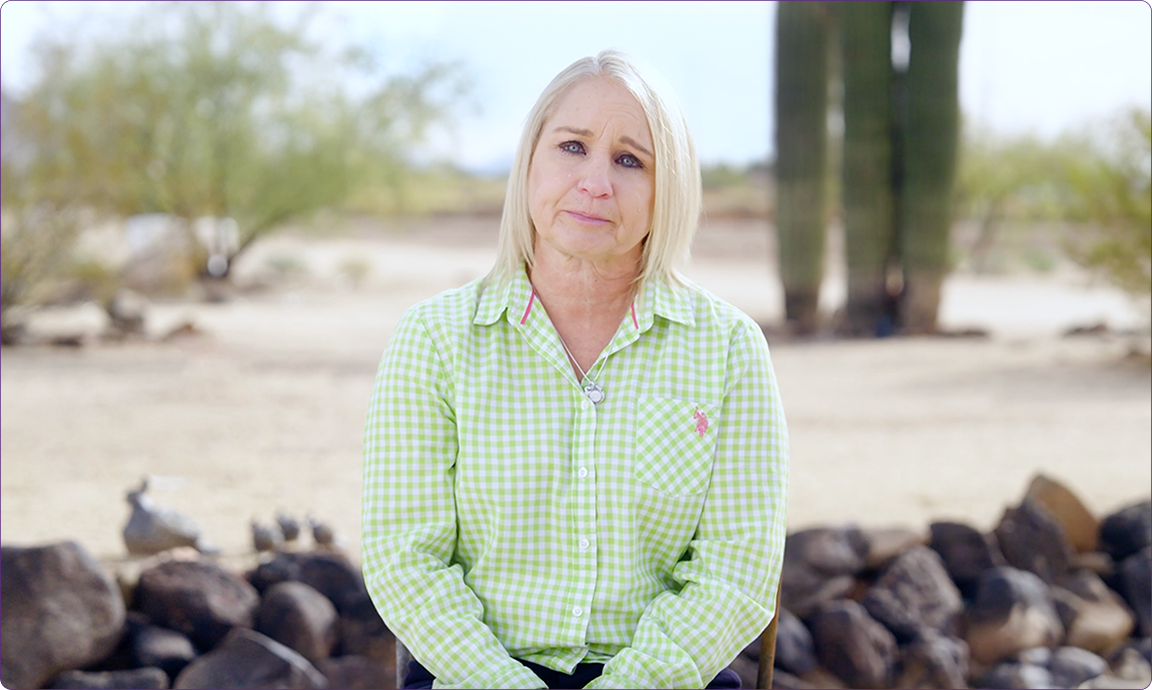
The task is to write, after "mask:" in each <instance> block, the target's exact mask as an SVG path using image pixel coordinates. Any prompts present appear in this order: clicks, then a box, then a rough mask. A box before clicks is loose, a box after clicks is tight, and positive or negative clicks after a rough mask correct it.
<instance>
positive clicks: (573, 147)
mask: <svg viewBox="0 0 1152 690" xmlns="http://www.w3.org/2000/svg"><path fill="white" fill-rule="evenodd" d="M560 150H561V151H563V152H564V153H584V145H583V144H581V143H580V142H578V141H566V142H564V143H563V144H560Z"/></svg>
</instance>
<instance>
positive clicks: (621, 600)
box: [362, 273, 787, 688]
mask: <svg viewBox="0 0 1152 690" xmlns="http://www.w3.org/2000/svg"><path fill="white" fill-rule="evenodd" d="M634 312H635V316H633V315H632V314H631V313H630V314H629V315H627V316H626V317H625V318H624V320H623V322H622V323H621V325H620V328H619V329H618V330H617V332H616V334H615V336H614V337H613V339H612V341H611V343H609V345H608V347H607V348H605V350H604V352H603V353H602V354H601V355H600V358H601V359H600V360H598V361H597V363H596V364H594V365H593V369H592V370H593V371H595V372H597V373H596V380H597V381H598V382H599V383H600V384H601V385H602V386H603V387H604V390H605V392H606V394H607V398H606V400H605V401H604V402H603V403H601V404H600V405H598V406H594V405H592V403H591V402H589V401H588V400H587V398H586V397H585V396H584V394H583V392H582V390H581V387H580V383H579V382H578V381H577V377H576V375H575V373H574V372H573V370H572V367H571V366H570V365H569V364H568V360H567V356H566V355H565V353H564V349H563V347H562V346H561V344H560V340H559V338H558V336H557V335H556V331H555V329H554V328H553V327H552V325H551V322H550V321H549V320H548V316H547V314H546V313H545V312H544V308H543V306H542V305H541V304H540V302H539V301H538V300H534V299H533V294H532V287H531V285H530V284H529V283H528V279H527V276H526V275H524V274H523V273H521V274H519V275H517V276H515V277H514V278H513V279H511V280H509V281H507V282H506V283H504V284H503V285H493V286H490V287H487V288H485V287H484V285H483V283H482V282H481V281H476V282H473V283H470V284H468V285H466V286H464V287H462V288H460V289H458V290H453V291H449V292H446V293H443V294H441V295H439V296H437V297H434V298H432V299H430V300H428V301H425V302H422V303H420V304H418V305H416V306H415V307H413V308H411V309H410V310H409V311H408V312H407V313H406V314H405V315H404V317H403V319H402V320H401V322H400V323H399V325H398V326H397V328H396V331H395V333H394V334H393V336H392V340H391V342H390V343H389V345H388V347H387V349H386V350H385V352H384V357H383V359H382V361H381V364H380V368H379V371H378V373H377V378H376V386H375V391H374V393H373V396H372V401H371V404H370V407H369V410H368V420H367V425H366V428H365V442H364V496H363V530H362V533H363V562H364V574H365V578H366V581H367V584H368V589H369V592H370V593H371V594H372V598H373V601H374V602H375V603H376V606H377V608H378V609H379V611H380V614H381V616H382V617H383V618H384V621H385V622H386V623H387V624H388V626H389V628H391V629H392V630H393V632H395V633H396V635H397V636H398V637H399V638H400V639H401V640H403V641H404V643H405V644H406V645H407V646H408V647H409V649H410V650H411V651H412V654H413V655H414V656H415V657H416V658H417V659H419V660H420V661H421V662H422V663H423V664H424V665H425V666H426V667H427V668H428V669H429V670H430V671H431V672H432V674H433V675H434V676H436V678H437V687H489V688H497V687H537V688H539V687H544V684H543V683H542V682H541V681H540V679H539V678H537V677H536V676H535V674H533V673H531V672H530V671H528V669H527V668H526V667H524V666H523V665H522V664H520V663H518V662H516V661H515V660H514V659H513V658H512V657H519V658H522V659H527V660H530V661H534V662H536V663H539V664H542V665H544V666H547V667H549V668H552V669H555V670H558V671H563V672H570V671H571V669H572V668H573V667H574V666H575V665H576V664H577V663H579V662H581V661H588V662H593V661H600V662H606V666H605V669H604V675H602V676H601V677H600V678H598V679H597V680H596V681H594V682H593V683H592V685H591V686H590V687H617V688H623V687H658V688H679V687H684V688H689V687H697V688H699V687H704V685H705V684H706V683H707V682H708V681H709V680H711V679H712V677H713V676H715V674H716V673H718V672H719V671H720V670H721V669H722V668H724V667H725V666H726V665H727V664H728V663H729V662H731V661H732V659H733V658H735V656H736V655H737V654H738V653H739V651H740V650H741V649H742V648H743V647H744V646H746V645H747V644H748V643H749V642H751V640H753V639H754V638H755V637H756V635H758V634H759V633H760V631H761V630H762V629H763V628H764V626H765V625H766V624H767V623H768V621H769V620H770V619H771V617H772V615H773V608H774V595H775V589H776V584H777V583H778V582H779V577H780V562H781V558H782V555H783V548H784V510H785V489H786V483H787V433H786V430H785V425H784V416H783V412H782V410H781V407H780V401H779V396H778V392H777V388H776V381H775V377H774V375H773V372H772V366H771V362H770V360H769V355H768V347H767V344H766V343H765V341H764V337H763V335H762V334H761V332H760V329H759V328H758V327H757V326H756V324H755V323H753V322H752V321H751V319H749V318H748V317H747V316H745V315H744V314H743V313H741V312H739V311H738V310H736V309H735V308H733V307H731V306H730V305H728V304H726V303H724V302H722V301H721V300H719V299H717V298H716V297H714V296H712V295H710V294H709V293H707V292H706V291H704V290H703V289H701V288H698V287H696V286H692V287H690V288H676V289H674V288H672V287H669V286H668V285H665V284H663V283H650V284H648V285H646V286H645V288H644V289H643V290H642V291H641V294H640V295H639V296H638V298H637V300H636V303H635V304H634ZM604 358H607V360H606V361H601V360H604ZM601 366H603V368H602V369H601ZM700 414H703V415H704V417H705V418H706V422H705V421H703V420H701V419H700V417H699V415H700Z"/></svg>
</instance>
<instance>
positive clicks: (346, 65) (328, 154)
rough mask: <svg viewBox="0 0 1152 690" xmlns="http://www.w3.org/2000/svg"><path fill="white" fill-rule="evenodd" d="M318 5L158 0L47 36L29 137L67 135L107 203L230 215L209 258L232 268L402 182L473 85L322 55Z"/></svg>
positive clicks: (435, 71) (79, 179) (96, 197)
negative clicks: (431, 132)
mask: <svg viewBox="0 0 1152 690" xmlns="http://www.w3.org/2000/svg"><path fill="white" fill-rule="evenodd" d="M315 11H316V9H315V8H313V9H312V10H311V11H308V12H304V13H302V14H301V16H300V17H299V18H298V19H297V20H296V23H295V24H293V25H289V26H286V25H283V24H282V23H281V22H278V21H277V20H276V19H275V18H274V17H273V16H272V15H271V10H270V8H269V7H268V6H267V5H264V4H258V5H254V6H253V5H248V4H243V3H230V2H213V3H169V4H163V5H157V4H153V5H147V6H145V9H144V10H143V12H142V13H141V14H140V16H139V17H138V18H137V19H136V20H134V21H132V22H130V23H129V25H128V29H127V30H126V31H124V32H123V33H121V34H117V35H115V36H111V37H108V38H105V39H102V40H98V41H94V42H91V43H75V42H70V41H65V42H60V43H54V44H45V45H44V46H42V48H41V55H42V56H45V61H44V64H45V67H46V68H45V69H43V70H42V74H43V76H42V78H41V79H39V80H38V81H37V83H36V84H35V85H34V86H33V88H32V89H31V90H30V91H29V93H28V95H27V97H26V98H24V99H22V102H21V108H23V109H25V110H26V111H27V116H26V119H27V120H30V121H37V122H41V123H42V130H43V131H42V132H38V135H37V136H34V137H32V142H33V146H34V148H36V150H37V151H39V149H40V147H41V146H42V145H43V143H44V142H47V141H50V140H54V139H55V138H60V137H63V139H64V141H65V143H64V146H65V148H66V151H67V155H68V157H69V158H70V160H71V161H72V162H73V163H74V169H73V170H72V171H71V172H72V174H73V175H74V176H75V178H74V181H73V182H71V184H72V185H73V186H74V187H75V188H76V189H78V190H79V195H78V198H82V199H84V200H85V201H86V202H88V203H90V204H92V205H94V206H96V207H100V208H107V209H109V210H112V211H115V212H116V213H119V214H123V215H128V214H134V213H144V212H163V213H168V214H172V215H174V216H176V217H178V218H181V219H184V220H185V221H186V225H190V222H191V221H192V220H193V219H196V218H201V217H209V218H215V219H230V220H231V221H234V223H235V225H232V224H231V223H228V225H227V226H221V227H232V228H233V229H234V230H235V237H232V238H224V239H230V240H231V241H222V242H220V243H219V244H218V246H216V247H215V248H214V250H213V251H214V252H215V254H216V255H215V256H212V257H209V256H206V255H205V256H202V257H200V260H199V261H198V263H199V265H200V266H201V267H202V271H203V272H204V273H205V274H209V273H210V274H211V275H212V276H214V277H224V276H227V274H228V271H229V269H230V267H231V265H232V262H233V260H234V259H235V258H236V257H237V256H238V255H239V254H240V253H242V252H243V251H245V250H246V249H247V248H248V247H249V246H250V245H251V244H252V242H254V241H256V240H257V239H258V238H259V237H261V236H263V235H264V234H266V233H268V232H269V231H271V230H273V229H274V228H276V227H278V226H280V225H282V224H284V223H285V222H288V221H290V220H298V219H302V218H306V217H307V216H308V215H309V214H311V213H313V212H315V211H317V210H319V209H323V208H328V207H332V206H335V205H338V204H339V203H341V202H342V201H343V200H344V199H345V198H347V196H348V195H349V193H350V192H351V191H352V190H353V189H354V188H355V187H356V186H357V185H362V184H383V183H386V182H387V180H389V179H394V178H395V177H396V170H398V169H402V168H403V167H404V166H405V165H406V163H407V160H406V158H407V156H408V155H409V153H410V152H411V151H412V148H413V146H414V145H415V144H417V143H419V142H420V141H421V140H422V139H423V138H424V136H425V134H426V132H427V131H428V128H429V126H430V125H432V124H433V123H437V122H443V121H446V120H447V119H448V118H449V117H450V115H451V113H452V108H453V107H454V105H455V104H456V103H457V102H458V100H459V97H460V96H461V95H462V94H463V93H464V91H465V89H466V84H465V81H464V79H463V75H462V73H461V70H460V69H459V68H458V67H457V66H453V65H445V64H429V65H427V66H426V67H424V68H423V69H421V70H419V71H417V72H416V73H415V74H404V75H399V76H397V75H388V74H387V73H386V72H385V71H384V70H383V69H382V66H381V65H379V64H377V63H376V62H375V61H374V60H373V59H372V57H371V53H370V52H369V51H367V50H366V49H364V48H358V47H355V46H352V47H351V48H349V49H347V50H344V51H342V52H340V53H337V54H332V53H331V52H327V51H324V50H322V49H321V47H320V46H319V45H318V44H317V43H315V42H313V41H311V40H310V39H309V38H308V37H307V30H306V29H307V26H308V24H309V21H310V20H311V19H313V18H314V14H313V13H314V12H315ZM48 58H50V60H48ZM62 133H63V134H62ZM192 246H199V245H196V244H192ZM201 251H202V252H204V253H205V254H206V253H207V251H206V250H204V249H201Z"/></svg>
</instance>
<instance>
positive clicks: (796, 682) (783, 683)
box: [740, 669, 844, 690]
mask: <svg viewBox="0 0 1152 690" xmlns="http://www.w3.org/2000/svg"><path fill="white" fill-rule="evenodd" d="M740 678H741V680H743V683H742V686H743V687H746V688H754V687H756V683H755V681H751V682H749V681H747V680H744V676H740ZM835 681H836V683H837V684H836V685H831V684H825V685H812V684H811V683H807V682H805V681H804V680H802V679H800V678H798V677H796V676H794V675H792V674H791V673H788V672H787V671H781V670H780V669H776V670H775V671H773V672H772V687H773V688H777V689H782V690H810V689H811V688H832V687H836V688H842V687H844V686H843V685H841V684H839V679H835Z"/></svg>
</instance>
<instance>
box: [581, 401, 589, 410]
mask: <svg viewBox="0 0 1152 690" xmlns="http://www.w3.org/2000/svg"><path fill="white" fill-rule="evenodd" d="M580 407H582V408H584V409H585V410H591V409H592V401H591V400H585V401H584V402H582V403H580Z"/></svg>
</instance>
